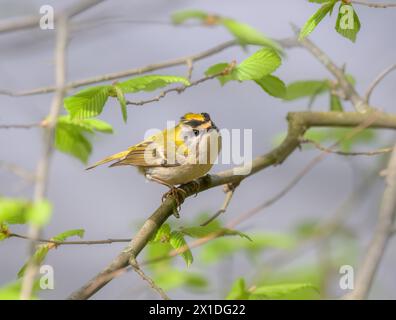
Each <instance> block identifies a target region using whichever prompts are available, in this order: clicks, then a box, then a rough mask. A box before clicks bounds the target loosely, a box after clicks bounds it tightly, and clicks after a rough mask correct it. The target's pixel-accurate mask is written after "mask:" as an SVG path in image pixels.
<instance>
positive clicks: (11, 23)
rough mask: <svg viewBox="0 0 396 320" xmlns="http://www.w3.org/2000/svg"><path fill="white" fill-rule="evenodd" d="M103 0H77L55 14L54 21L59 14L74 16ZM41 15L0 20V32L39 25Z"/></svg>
mask: <svg viewBox="0 0 396 320" xmlns="http://www.w3.org/2000/svg"><path fill="white" fill-rule="evenodd" d="M103 1H104V0H84V1H79V2H78V3H77V4H74V5H73V6H71V7H70V8H67V9H65V10H64V11H62V12H60V13H59V14H56V15H55V22H56V20H57V19H58V17H59V16H68V17H70V18H71V17H74V16H76V15H78V14H79V13H81V12H83V11H85V10H88V9H89V8H91V7H93V6H95V5H97V4H99V3H101V2H103ZM40 19H41V16H40V15H31V16H25V17H18V18H15V19H12V20H4V21H0V33H6V32H13V31H18V30H24V29H30V28H34V27H37V28H38V27H39V23H40Z"/></svg>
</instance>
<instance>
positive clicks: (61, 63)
mask: <svg viewBox="0 0 396 320" xmlns="http://www.w3.org/2000/svg"><path fill="white" fill-rule="evenodd" d="M67 19H68V17H66V16H65V17H64V16H60V17H59V18H58V21H57V33H56V48H55V65H56V68H55V78H56V87H57V89H56V92H55V95H54V97H53V99H52V104H51V108H50V112H49V115H48V120H47V123H46V126H45V128H44V135H43V151H42V154H41V159H40V161H39V163H38V165H37V170H36V183H35V190H34V199H33V201H34V202H36V203H37V202H40V201H42V200H44V199H45V195H46V193H47V182H48V175H49V167H50V159H51V155H52V151H53V143H54V134H55V126H56V121H57V118H58V115H59V113H60V110H61V109H62V106H63V98H64V96H65V94H66V88H65V84H66V48H67V39H68V30H67ZM39 236H40V228H39V227H38V226H36V225H33V224H32V225H30V227H29V238H31V239H33V240H32V241H30V255H31V256H33V254H34V248H35V245H36V239H37V238H39ZM37 271H38V266H37V263H36V262H35V261H34V259H29V263H28V265H27V268H26V271H25V273H24V276H23V279H22V288H21V299H22V300H26V299H30V296H31V293H32V288H33V283H34V278H35V277H36V274H37Z"/></svg>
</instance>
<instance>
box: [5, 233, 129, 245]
mask: <svg viewBox="0 0 396 320" xmlns="http://www.w3.org/2000/svg"><path fill="white" fill-rule="evenodd" d="M7 236H8V238H13V237H14V238H20V239H25V240H33V239H32V238H30V237H28V236H24V235H20V234H17V233H10V234H8V235H7ZM131 240H132V239H130V238H129V239H112V238H110V239H104V240H82V241H55V240H50V239H42V238H38V239H36V240H35V241H37V242H42V243H52V244H54V245H56V246H60V245H79V244H86V245H93V244H110V243H116V242H130V241H131Z"/></svg>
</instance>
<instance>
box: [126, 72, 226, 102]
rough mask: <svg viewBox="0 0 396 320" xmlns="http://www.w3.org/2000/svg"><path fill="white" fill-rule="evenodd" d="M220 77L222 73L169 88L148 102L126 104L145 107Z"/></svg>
mask: <svg viewBox="0 0 396 320" xmlns="http://www.w3.org/2000/svg"><path fill="white" fill-rule="evenodd" d="M220 75H222V73H218V74H214V75H211V76H207V77H204V78H201V79H198V80H196V81H193V82H190V84H189V85H188V86H185V85H183V86H179V87H175V88H170V89H167V90H164V91H162V92H161V93H160V94H159V95H158V96H156V97H154V98H151V99H148V100H142V101H137V102H136V101H129V100H128V101H127V104H129V105H134V106H142V105H145V104H147V103H151V102H156V101H159V100H161V99H162V98H164V97H166V95H168V94H169V93H171V92H177V93H182V92H184V91H185V90H186V89H188V88H191V87H193V86H196V85H198V84H200V83H202V82H205V81H208V80H212V79H214V78H216V77H218V76H220Z"/></svg>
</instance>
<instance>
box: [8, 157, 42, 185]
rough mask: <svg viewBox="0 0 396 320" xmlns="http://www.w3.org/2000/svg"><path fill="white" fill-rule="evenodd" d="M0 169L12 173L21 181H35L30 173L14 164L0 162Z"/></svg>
mask: <svg viewBox="0 0 396 320" xmlns="http://www.w3.org/2000/svg"><path fill="white" fill-rule="evenodd" d="M0 167H1V168H4V169H5V170H8V171H10V172H12V173H13V174H15V175H16V176H19V177H21V178H22V179H25V180H27V181H29V182H33V181H34V180H35V175H34V174H33V173H32V172H30V171H28V170H26V169H25V168H22V167H20V166H18V165H16V164H14V163H9V162H5V161H3V160H0Z"/></svg>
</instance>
